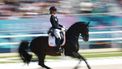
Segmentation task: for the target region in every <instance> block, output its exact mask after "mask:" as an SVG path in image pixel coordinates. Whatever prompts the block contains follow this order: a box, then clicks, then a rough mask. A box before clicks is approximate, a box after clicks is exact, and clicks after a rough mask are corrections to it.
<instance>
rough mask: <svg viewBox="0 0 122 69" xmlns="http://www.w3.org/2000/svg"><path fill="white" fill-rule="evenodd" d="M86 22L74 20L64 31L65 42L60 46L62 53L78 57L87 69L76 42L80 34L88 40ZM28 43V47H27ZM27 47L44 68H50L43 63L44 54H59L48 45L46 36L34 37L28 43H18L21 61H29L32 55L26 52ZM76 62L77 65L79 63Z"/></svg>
mask: <svg viewBox="0 0 122 69" xmlns="http://www.w3.org/2000/svg"><path fill="white" fill-rule="evenodd" d="M88 25H89V23H88V24H86V23H85V22H76V23H74V24H73V25H72V26H71V27H70V28H69V29H68V30H67V31H66V43H65V45H64V46H62V48H63V49H64V55H65V56H70V57H74V58H78V59H79V64H80V62H81V60H83V61H84V62H85V63H86V65H87V67H88V69H91V67H90V66H89V64H88V63H87V61H86V59H85V58H84V57H83V56H81V55H80V54H79V53H78V50H79V43H78V38H79V36H80V34H81V36H82V39H83V40H84V41H88V40H89V33H88V32H89V29H88ZM29 45H30V47H29ZM28 48H30V50H31V51H32V52H33V53H34V54H35V55H36V56H37V57H38V60H39V63H38V64H39V65H40V66H42V67H44V68H46V69H51V68H50V67H48V66H46V65H45V64H44V59H45V56H46V55H52V56H59V55H60V54H57V53H56V52H55V50H54V47H49V45H48V36H40V37H36V38H35V39H33V40H32V41H31V42H30V44H29V42H28V41H22V42H21V43H20V46H19V49H18V52H19V55H20V57H21V59H22V60H23V62H25V63H28V64H29V62H30V61H31V58H32V55H31V54H30V53H28ZM79 64H78V65H79ZM78 65H77V66H76V67H75V69H77V68H78Z"/></svg>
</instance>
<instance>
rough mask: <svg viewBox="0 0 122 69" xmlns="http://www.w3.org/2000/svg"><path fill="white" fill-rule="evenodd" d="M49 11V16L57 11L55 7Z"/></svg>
mask: <svg viewBox="0 0 122 69" xmlns="http://www.w3.org/2000/svg"><path fill="white" fill-rule="evenodd" d="M49 11H50V14H55V13H56V12H57V9H56V8H55V6H51V7H50V9H49Z"/></svg>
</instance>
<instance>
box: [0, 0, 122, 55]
mask: <svg viewBox="0 0 122 69" xmlns="http://www.w3.org/2000/svg"><path fill="white" fill-rule="evenodd" d="M50 6H56V8H57V9H58V14H57V16H58V18H59V22H60V24H62V25H64V26H65V27H66V28H67V29H68V28H69V27H70V26H71V25H72V24H73V23H75V22H77V21H83V22H86V23H87V22H90V26H89V35H90V37H89V39H90V40H89V41H88V42H83V41H82V38H81V37H80V38H79V44H80V48H81V49H101V48H122V35H121V34H122V0H0V53H6V52H17V48H18V44H19V43H20V42H21V41H22V40H28V41H31V40H32V39H33V38H35V37H38V36H47V31H48V29H49V28H50V27H51V25H50V21H49V17H50V15H49V11H48V9H49V7H50Z"/></svg>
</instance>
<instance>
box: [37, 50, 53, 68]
mask: <svg viewBox="0 0 122 69" xmlns="http://www.w3.org/2000/svg"><path fill="white" fill-rule="evenodd" d="M35 54H36V55H37V57H38V60H39V63H38V64H39V65H40V66H42V67H43V68H46V69H51V68H50V67H48V66H46V65H45V64H44V60H45V56H46V55H45V54H44V53H41V52H38V53H37V52H36V53H35Z"/></svg>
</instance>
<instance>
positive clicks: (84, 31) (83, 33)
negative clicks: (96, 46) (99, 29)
mask: <svg viewBox="0 0 122 69" xmlns="http://www.w3.org/2000/svg"><path fill="white" fill-rule="evenodd" d="M80 33H81V36H82V39H83V40H84V41H88V40H89V23H87V24H85V23H83V24H81V27H80Z"/></svg>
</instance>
